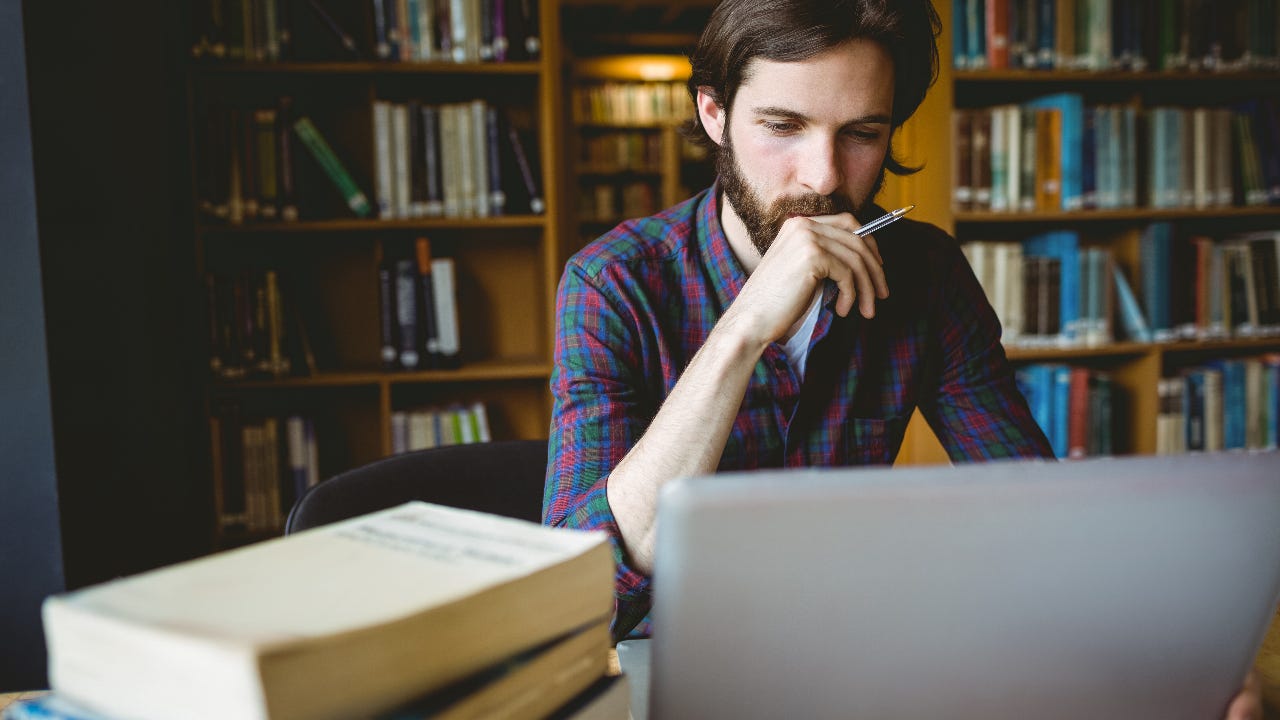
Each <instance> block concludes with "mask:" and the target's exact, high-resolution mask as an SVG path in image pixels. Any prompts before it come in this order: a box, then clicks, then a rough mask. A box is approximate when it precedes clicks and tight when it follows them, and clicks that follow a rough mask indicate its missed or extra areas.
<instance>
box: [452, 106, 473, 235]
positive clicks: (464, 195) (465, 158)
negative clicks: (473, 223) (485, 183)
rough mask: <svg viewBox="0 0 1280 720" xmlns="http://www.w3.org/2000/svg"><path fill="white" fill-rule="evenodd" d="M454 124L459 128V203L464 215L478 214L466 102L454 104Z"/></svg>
mask: <svg viewBox="0 0 1280 720" xmlns="http://www.w3.org/2000/svg"><path fill="white" fill-rule="evenodd" d="M453 112H454V125H455V126H456V127H457V128H458V154H457V158H458V165H457V173H458V205H459V211H460V213H461V214H462V217H466V218H470V217H475V216H476V214H477V213H476V178H475V160H474V159H472V155H473V154H474V153H475V146H474V145H473V143H472V142H471V133H472V128H471V112H470V111H469V110H468V106H467V104H466V103H461V104H458V105H454V106H453Z"/></svg>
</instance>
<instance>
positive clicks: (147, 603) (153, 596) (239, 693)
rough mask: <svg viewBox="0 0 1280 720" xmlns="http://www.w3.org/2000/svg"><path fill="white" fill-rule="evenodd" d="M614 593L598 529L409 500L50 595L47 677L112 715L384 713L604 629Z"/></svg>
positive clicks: (598, 646)
mask: <svg viewBox="0 0 1280 720" xmlns="http://www.w3.org/2000/svg"><path fill="white" fill-rule="evenodd" d="M612 581H613V561H612V555H611V553H610V550H609V545H608V541H607V539H606V538H605V537H604V536H603V534H601V533H590V532H581V531H576V530H566V529H559V528H547V527H542V526H539V525H537V524H534V523H528V522H525V521H519V520H513V519H509V518H500V517H496V516H492V515H486V514H483V513H476V512H471V511H466V510H459V509H454V508H445V507H441V506H435V505H428V504H426V503H421V502H413V503H407V504H405V505H401V506H398V507H395V508H391V509H388V510H384V511H381V512H378V513H373V514H371V515H367V516H363V517H360V518H355V519H352V520H347V521H343V522H339V523H335V524H333V525H329V526H324V527H320V528H316V529H313V530H309V531H306V532H303V533H298V534H296V535H291V536H287V537H284V538H279V539H276V540H269V541H266V542H263V543H259V544H256V545H252V546H249V547H245V548H241V549H239V550H235V551H230V552H224V553H219V554H215V555H212V556H209V557H206V558H202V559H199V560H194V561H190V562H186V563H181V564H178V565H174V566H171V567H167V568H161V569H159V570H155V571H151V572H148V573H144V574H141V575H137V576H134V577H130V578H124V579H122V580H116V581H113V582H109V583H105V584H102V585H98V586H94V587H90V588H86V589H83V590H79V591H76V592H73V593H68V594H64V595H57V596H53V597H51V598H49V599H48V600H46V602H45V606H44V610H43V616H44V624H45V633H46V638H47V644H48V650H49V663H50V664H49V677H50V682H51V685H52V688H53V690H54V692H56V693H57V694H59V695H60V696H63V697H65V698H67V699H68V700H70V701H73V702H75V703H78V704H82V705H84V706H85V707H87V708H88V709H89V710H91V711H93V712H96V713H100V714H102V715H105V716H108V717H113V716H114V717H134V718H144V719H145V718H168V717H172V716H173V715H174V714H175V713H177V712H181V713H184V714H190V716H192V717H209V718H226V717H246V718H247V717H273V718H301V719H305V718H318V717H345V716H355V715H364V716H370V715H376V714H378V713H384V712H388V711H392V710H395V709H397V708H400V707H403V706H404V705H405V704H406V703H409V702H412V701H414V700H416V699H420V698H422V697H423V696H424V695H425V694H427V693H430V692H432V691H436V690H439V689H442V688H445V687H448V686H449V685H450V684H452V683H454V682H457V681H459V680H463V679H465V678H467V677H468V676H469V675H471V674H472V673H475V672H478V671H481V670H484V669H485V668H488V667H491V666H493V665H494V664H496V663H500V662H503V661H505V660H508V659H510V658H512V657H513V656H515V655H517V654H518V653H521V652H524V651H526V650H529V649H531V648H535V647H537V646H539V645H540V644H541V643H545V642H548V641H551V640H554V639H556V638H560V637H564V636H566V635H567V634H568V633H571V632H573V631H575V630H577V629H579V628H584V627H588V626H595V627H596V628H599V627H600V626H601V625H602V624H603V623H604V622H607V619H608V616H609V614H610V613H611V611H612V606H613V592H612ZM317 598H329V599H332V598H342V599H343V600H342V602H321V603H317V602H316V599H317ZM588 632H592V633H594V636H595V638H597V639H598V642H596V643H595V646H594V647H595V649H588V650H586V651H584V652H583V653H582V654H581V657H587V656H590V655H591V654H592V653H594V652H598V653H599V656H600V657H601V662H600V663H599V673H597V675H598V674H600V673H602V672H603V669H604V663H603V656H604V654H605V652H606V651H607V647H608V638H607V634H604V633H600V632H599V631H598V630H592V631H588ZM588 642H591V641H588ZM571 654H576V653H571ZM562 669H563V668H562ZM587 675H590V672H584V673H583V674H582V676H581V677H585V676H587ZM353 677H354V678H359V682H354V683H353V682H351V678H353ZM543 677H544V678H545V676H543ZM590 681H591V678H589V677H588V678H587V679H586V680H585V681H584V682H582V686H584V687H585V686H586V685H587V684H589V683H590ZM544 684H545V683H544ZM569 694H572V693H569Z"/></svg>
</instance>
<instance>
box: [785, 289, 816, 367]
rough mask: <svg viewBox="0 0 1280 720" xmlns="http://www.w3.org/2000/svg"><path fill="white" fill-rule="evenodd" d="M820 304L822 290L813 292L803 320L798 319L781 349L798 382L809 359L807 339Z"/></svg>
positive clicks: (810, 335)
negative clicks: (796, 324) (794, 328)
mask: <svg viewBox="0 0 1280 720" xmlns="http://www.w3.org/2000/svg"><path fill="white" fill-rule="evenodd" d="M821 306H822V291H821V290H819V291H818V292H816V293H814V294H813V302H811V303H809V311H808V312H807V313H806V314H805V316H804V320H801V321H800V327H798V328H796V331H795V332H794V333H791V337H789V338H787V341H786V343H784V344H783V349H784V350H786V353H787V364H788V365H790V366H791V369H792V370H794V371H795V373H796V377H798V378H800V382H804V368H805V363H806V362H807V361H808V359H809V340H810V339H811V338H813V328H814V326H816V325H817V324H818V309H819V308H820V307H821Z"/></svg>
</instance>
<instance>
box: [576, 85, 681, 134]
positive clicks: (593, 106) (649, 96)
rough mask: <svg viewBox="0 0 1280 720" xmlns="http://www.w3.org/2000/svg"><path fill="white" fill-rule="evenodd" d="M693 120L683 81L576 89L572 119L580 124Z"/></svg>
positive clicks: (588, 86)
mask: <svg viewBox="0 0 1280 720" xmlns="http://www.w3.org/2000/svg"><path fill="white" fill-rule="evenodd" d="M691 117H693V100H692V99H691V98H690V97H689V88H688V87H687V86H686V85H685V84H684V83H683V82H603V83H597V84H591V85H583V86H580V87H576V88H574V89H573V119H574V121H575V122H577V123H579V124H588V123H605V124H619V125H628V124H635V125H645V124H653V123H673V122H682V121H684V120H688V119H689V118H691Z"/></svg>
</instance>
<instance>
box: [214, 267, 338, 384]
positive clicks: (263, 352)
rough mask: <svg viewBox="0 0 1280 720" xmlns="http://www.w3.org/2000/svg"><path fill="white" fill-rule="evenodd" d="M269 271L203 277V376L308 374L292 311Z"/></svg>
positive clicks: (309, 362) (311, 364)
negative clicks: (205, 327)
mask: <svg viewBox="0 0 1280 720" xmlns="http://www.w3.org/2000/svg"><path fill="white" fill-rule="evenodd" d="M286 294H287V293H286V292H285V291H284V289H283V288H282V287H281V281H280V278H279V274H278V273H277V272H276V271H275V270H251V269H243V270H240V271H238V272H235V273H225V274H224V273H213V272H210V273H206V274H205V306H206V308H205V310H206V318H207V322H208V337H207V342H208V345H209V372H210V373H211V374H212V376H213V377H215V378H218V379H221V380H244V379H249V378H281V377H288V376H290V375H314V374H315V373H316V371H317V368H316V360H315V355H314V354H313V353H312V350H311V344H310V339H309V338H308V336H307V332H306V327H305V325H304V324H303V322H302V319H301V315H300V314H299V313H298V311H297V310H298V309H297V308H296V307H294V306H293V305H292V304H291V303H287V302H286Z"/></svg>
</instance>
